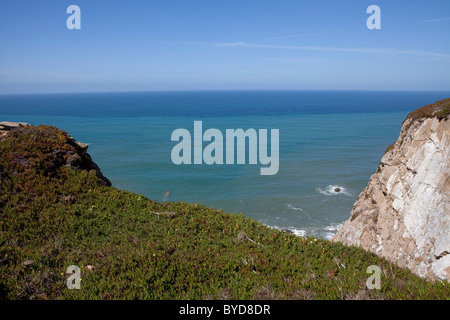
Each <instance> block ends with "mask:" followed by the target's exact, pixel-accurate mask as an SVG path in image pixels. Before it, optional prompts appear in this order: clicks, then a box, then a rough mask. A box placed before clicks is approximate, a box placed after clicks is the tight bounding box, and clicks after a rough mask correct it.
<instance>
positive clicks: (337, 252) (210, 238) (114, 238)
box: [0, 126, 450, 299]
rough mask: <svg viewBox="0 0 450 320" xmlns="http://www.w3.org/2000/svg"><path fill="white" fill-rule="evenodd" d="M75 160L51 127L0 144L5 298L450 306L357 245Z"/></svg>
mask: <svg viewBox="0 0 450 320" xmlns="http://www.w3.org/2000/svg"><path fill="white" fill-rule="evenodd" d="M77 152H79V150H77V149H76V147H75V146H73V145H72V144H70V143H68V135H67V134H66V133H65V132H63V131H60V130H58V129H56V128H53V127H49V126H40V127H31V128H22V129H19V130H16V131H14V132H11V133H10V134H9V135H8V137H7V138H5V139H3V141H1V140H0V179H1V183H0V230H1V233H0V270H1V273H0V298H3V299H5V298H6V299H342V298H343V299H353V298H375V299H445V298H447V299H448V298H449V296H450V292H449V286H448V284H447V283H434V284H432V283H428V282H426V281H424V280H423V279H420V278H419V277H417V276H414V275H412V274H411V273H410V272H409V271H408V270H405V269H400V268H398V267H396V266H395V265H392V264H390V263H389V262H387V261H386V260H384V259H381V258H378V257H377V256H375V255H374V254H371V253H368V252H365V251H363V250H361V249H359V248H356V247H346V246H343V245H341V244H339V243H332V242H329V241H325V240H321V239H313V238H301V237H297V236H294V235H290V234H285V233H284V232H281V231H278V230H273V229H270V228H268V227H265V226H263V225H262V224H261V223H259V222H256V221H254V220H251V219H248V218H245V217H244V216H242V215H237V214H227V213H224V212H222V211H217V210H214V209H210V208H206V207H204V206H201V205H198V204H187V203H183V202H178V203H172V202H169V203H165V204H163V203H157V202H155V201H152V200H150V199H148V198H146V197H144V196H140V195H137V194H134V193H130V192H127V191H121V190H118V189H115V188H113V187H106V186H102V185H101V184H100V183H99V181H98V178H97V176H96V174H95V171H93V170H91V171H90V172H88V171H87V170H82V169H77V168H74V167H72V168H69V167H68V166H66V165H65V163H66V160H67V158H68V157H70V156H71V155H72V156H73V154H74V153H77ZM155 212H159V213H164V212H172V213H174V214H156V213H155ZM249 239H251V240H249ZM27 260H33V262H32V263H31V264H28V263H25V265H24V264H23V262H25V261H27ZM72 264H75V265H78V266H79V267H80V268H81V270H82V282H81V289H80V290H69V289H67V288H66V279H67V278H68V275H66V274H65V271H66V269H67V267H68V266H69V265H72ZM373 264H375V265H378V266H379V267H381V269H382V271H383V272H382V277H381V281H382V284H381V289H380V290H364V284H365V282H366V279H367V277H368V276H369V274H367V273H366V269H367V267H368V266H369V265H373ZM87 266H93V267H94V268H93V269H92V270H89V269H88V268H86V267H87Z"/></svg>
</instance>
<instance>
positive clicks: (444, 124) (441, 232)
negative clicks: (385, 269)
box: [333, 99, 450, 280]
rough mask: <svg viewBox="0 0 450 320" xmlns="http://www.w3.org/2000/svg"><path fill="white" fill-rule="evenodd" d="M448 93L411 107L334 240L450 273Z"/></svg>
mask: <svg viewBox="0 0 450 320" xmlns="http://www.w3.org/2000/svg"><path fill="white" fill-rule="evenodd" d="M449 111H450V99H445V100H442V101H438V102H436V103H434V104H431V105H428V106H425V107H422V108H420V109H417V110H415V111H413V112H411V113H410V114H409V115H408V116H407V118H406V119H405V121H404V122H403V125H402V130H401V133H400V137H399V138H398V140H397V141H396V142H395V143H394V144H393V145H392V146H390V147H389V148H388V149H387V150H386V153H385V155H384V156H383V157H382V159H381V162H380V165H379V167H378V170H377V172H376V173H375V174H374V175H372V176H371V178H370V181H369V183H368V185H367V187H366V188H365V189H364V190H363V191H362V192H361V194H360V195H359V197H358V199H357V201H356V203H355V204H354V206H353V210H352V212H351V215H350V218H349V219H348V220H347V221H346V222H345V223H344V224H343V225H342V226H341V228H340V229H339V231H338V233H337V234H336V235H335V236H334V238H333V241H340V242H343V243H344V244H347V245H357V246H360V247H362V248H364V249H366V250H369V251H372V252H375V253H376V254H377V255H379V256H383V257H385V258H386V259H388V260H390V261H392V262H395V263H396V264H398V265H399V266H400V267H406V268H409V269H410V270H411V271H412V272H413V273H416V274H418V275H419V276H421V277H425V278H428V279H431V280H436V279H450V254H449V253H450V119H449Z"/></svg>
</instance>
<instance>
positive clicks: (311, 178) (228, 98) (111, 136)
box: [0, 91, 450, 238]
mask: <svg viewBox="0 0 450 320" xmlns="http://www.w3.org/2000/svg"><path fill="white" fill-rule="evenodd" d="M448 96H450V94H449V93H443V92H331V91H330V92H320V91H318V92H314V91H260V92H259V91H225V92H223V91H220V92H157V93H123V94H120V93H102V94H100V93H99V94H67V95H64V94H58V95H5V96H0V121H4V120H7V121H23V122H28V123H31V124H33V125H39V124H50V125H54V126H57V127H59V128H60V129H63V130H66V131H67V132H69V133H70V134H71V135H72V136H73V137H74V138H75V139H77V140H78V141H82V142H85V143H88V144H89V149H88V152H89V153H90V154H91V155H92V157H93V159H94V161H95V162H96V163H97V164H98V165H99V166H100V168H101V169H102V172H103V174H104V175H105V176H106V177H108V178H109V179H110V180H111V182H112V183H113V185H114V186H115V187H117V188H120V189H127V190H130V191H133V192H136V193H139V194H143V195H146V196H147V197H149V198H151V199H155V200H159V201H162V200H163V194H164V192H165V191H166V190H170V191H171V195H170V198H169V200H170V201H181V200H182V201H185V202H195V203H201V204H204V205H206V206H209V207H214V208H217V209H223V210H225V211H227V212H230V213H235V212H239V213H242V214H244V215H245V216H248V217H251V218H253V219H256V220H259V221H261V222H262V223H264V224H266V225H269V226H271V227H276V228H289V229H290V230H292V231H294V232H295V233H296V234H299V235H313V236H316V237H321V238H331V237H332V236H333V234H335V233H336V231H337V229H338V227H339V226H340V224H342V222H343V221H345V220H346V219H347V218H348V217H349V214H350V211H351V209H352V206H353V203H354V202H355V200H356V197H357V196H358V195H359V193H360V192H361V190H362V189H363V188H364V187H365V186H366V184H367V182H368V180H369V178H370V176H371V174H373V173H374V172H375V171H376V169H377V166H378V163H379V161H380V159H381V157H382V155H383V153H384V150H385V149H386V147H387V146H389V145H390V144H391V143H392V142H394V141H395V140H396V139H397V138H398V135H399V132H400V127H401V123H402V121H403V120H404V118H405V117H406V115H407V114H408V113H409V112H410V111H412V110H414V109H416V108H418V107H421V106H423V105H426V104H429V103H432V102H434V101H436V100H439V99H443V98H446V97H448ZM195 120H201V121H202V122H203V130H206V129H208V128H217V129H219V130H221V131H222V132H223V133H225V129H237V128H242V129H244V130H246V129H249V128H254V129H279V131H280V138H279V145H280V157H279V161H280V164H279V171H278V173H277V174H276V175H272V176H262V175H260V167H261V165H260V164H257V165H248V164H247V165H206V164H202V165H178V166H177V165H175V164H173V163H172V161H171V150H172V148H173V146H174V145H175V144H176V142H172V141H171V134H172V132H173V130H175V129H177V128H185V129H188V130H189V131H190V132H191V133H193V125H194V121H195ZM205 144H206V143H205ZM335 187H339V188H340V189H341V192H339V193H336V192H334V188H335Z"/></svg>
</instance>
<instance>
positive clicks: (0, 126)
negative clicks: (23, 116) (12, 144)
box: [0, 121, 30, 137]
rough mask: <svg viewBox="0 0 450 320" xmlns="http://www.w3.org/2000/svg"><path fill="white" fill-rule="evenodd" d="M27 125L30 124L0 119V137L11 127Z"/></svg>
mask: <svg viewBox="0 0 450 320" xmlns="http://www.w3.org/2000/svg"><path fill="white" fill-rule="evenodd" d="M28 126H30V124H29V123H25V122H10V121H2V122H0V137H1V136H4V135H6V134H7V133H8V131H10V130H11V129H14V128H21V127H28Z"/></svg>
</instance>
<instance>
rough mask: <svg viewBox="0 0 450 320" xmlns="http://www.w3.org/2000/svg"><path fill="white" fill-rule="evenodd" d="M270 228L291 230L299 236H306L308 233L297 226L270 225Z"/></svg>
mask: <svg viewBox="0 0 450 320" xmlns="http://www.w3.org/2000/svg"><path fill="white" fill-rule="evenodd" d="M268 227H269V228H273V229H277V230H289V231H291V232H292V233H293V234H295V235H296V236H299V237H304V236H305V235H306V230H303V229H299V228H295V227H287V228H280V227H279V226H268Z"/></svg>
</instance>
